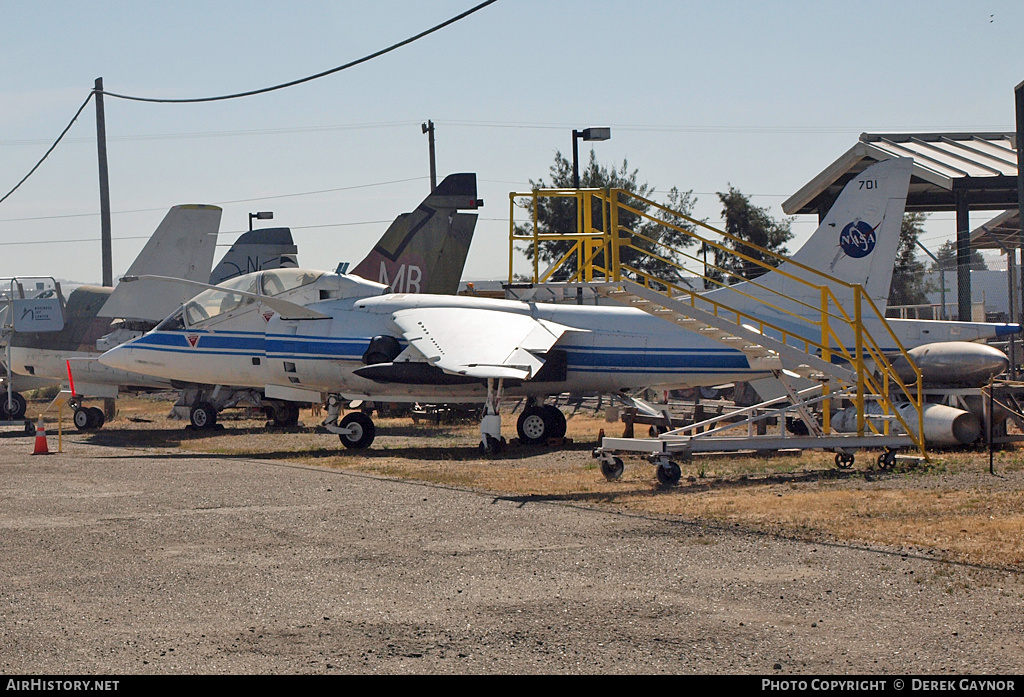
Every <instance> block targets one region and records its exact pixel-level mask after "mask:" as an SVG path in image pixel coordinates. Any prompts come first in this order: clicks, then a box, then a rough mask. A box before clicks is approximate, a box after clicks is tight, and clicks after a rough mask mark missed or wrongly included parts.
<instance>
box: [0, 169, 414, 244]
mask: <svg viewBox="0 0 1024 697" xmlns="http://www.w3.org/2000/svg"><path fill="white" fill-rule="evenodd" d="M426 178H427V177H426V176H421V177H407V178H406V179H392V180H391V181H386V182H374V183H373V184H354V185H352V186H339V187H336V188H333V189H319V190H317V191H300V192H297V193H292V194H275V195H271V196H258V197H255V198H240V199H236V200H233V201H214V202H213V203H212V204H211V205H215V206H227V205H230V204H234V203H249V202H251V201H265V200H268V199H274V198H293V197H297V196H314V195H316V194H329V193H333V192H336V191H352V190H354V189H368V188H371V187H375V186H389V185H391V184H404V183H406V182H414V181H422V180H424V179H426ZM165 210H167V208H166V207H160V208H134V209H131V210H123V211H113V214H114V215H124V214H127V213H152V212H153V211H165ZM97 215H99V213H67V214H65V215H39V216H32V217H29V218H3V219H0V223H23V222H31V221H35V220H62V219H65V218H89V217H95V216H97ZM118 239H127V238H118Z"/></svg>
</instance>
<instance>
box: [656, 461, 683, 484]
mask: <svg viewBox="0 0 1024 697" xmlns="http://www.w3.org/2000/svg"><path fill="white" fill-rule="evenodd" d="M682 476H683V471H682V470H681V469H679V464H678V463H676V462H672V461H671V460H670V461H669V462H668V463H666V464H664V465H658V481H659V482H661V483H662V485H663V486H675V485H676V484H678V483H679V479H680V478H681V477H682Z"/></svg>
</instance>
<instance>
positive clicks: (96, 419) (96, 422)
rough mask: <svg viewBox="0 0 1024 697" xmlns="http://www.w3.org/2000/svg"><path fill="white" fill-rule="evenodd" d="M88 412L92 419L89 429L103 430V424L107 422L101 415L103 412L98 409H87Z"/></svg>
mask: <svg viewBox="0 0 1024 697" xmlns="http://www.w3.org/2000/svg"><path fill="white" fill-rule="evenodd" d="M88 412H89V415H90V416H91V417H92V426H91V428H103V424H104V423H106V421H107V417H106V416H104V415H103V410H102V409H100V408H99V407H89V408H88Z"/></svg>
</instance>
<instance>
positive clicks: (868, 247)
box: [708, 158, 913, 316]
mask: <svg viewBox="0 0 1024 697" xmlns="http://www.w3.org/2000/svg"><path fill="white" fill-rule="evenodd" d="M912 167H913V160H912V159H910V158H896V159H892V160H885V161H883V162H878V163H876V164H874V165H871V166H870V167H868V168H867V169H865V170H864V171H863V172H861V173H860V174H859V175H857V176H856V177H854V178H853V179H852V180H851V181H850V182H849V183H848V184H847V185H846V187H845V188H844V189H843V191H842V193H840V195H839V198H837V199H836V202H835V203H834V204H833V205H832V208H831V209H830V210H829V212H828V214H827V215H826V216H825V218H824V220H822V222H821V224H820V225H819V226H818V229H817V230H815V232H814V234H812V235H811V237H810V239H808V240H807V242H806V243H805V244H804V245H803V246H802V247H801V248H800V249H799V250H798V251H797V252H796V253H795V254H794V255H793V256H792V257H791V259H792V262H789V261H787V262H783V263H782V264H780V265H779V267H778V268H777V269H774V270H772V271H769V272H768V273H766V274H764V275H763V276H760V277H759V278H757V279H756V280H754V281H746V282H742V283H737V284H736V285H733V286H728V287H725V288H719V289H717V290H714V291H711V292H710V293H709V294H708V297H712V298H714V299H716V300H720V301H721V302H723V303H724V304H725V305H729V306H737V305H739V306H742V307H745V309H753V308H752V307H749V306H750V305H751V303H750V302H748V300H749V299H747V298H745V297H744V294H749V295H750V296H753V297H755V298H758V299H759V300H760V301H762V302H766V303H768V304H769V305H775V306H778V307H781V308H787V310H788V312H791V313H792V312H795V313H796V314H799V315H801V316H807V308H806V306H808V305H809V306H810V307H811V308H820V307H821V297H820V291H818V290H817V288H815V287H812V286H823V285H827V286H829V287H830V288H831V290H832V293H833V294H834V295H835V297H836V299H837V300H838V301H839V303H840V304H841V305H843V306H844V307H845V308H847V311H848V312H852V305H851V303H852V300H853V292H852V289H850V288H847V287H846V286H843V285H841V284H837V283H831V282H830V280H831V279H834V280H837V281H842V282H845V283H851V284H860V285H861V286H862V287H863V288H864V290H865V291H866V293H867V294H868V295H869V297H870V298H871V299H872V300H873V301H874V303H875V304H876V305H877V306H878V308H879V310H880V311H882V312H884V311H885V306H886V303H887V301H888V297H889V284H890V282H891V281H892V272H893V266H894V263H895V260H896V253H897V250H898V248H899V241H900V227H901V225H902V222H903V211H904V207H905V206H906V200H907V190H908V188H909V185H910V172H911V168H912ZM794 262H795V263H794ZM801 265H802V266H803V267H810V268H811V269H815V270H817V271H819V272H821V273H823V274H825V276H821V275H818V274H814V273H811V272H809V271H807V270H806V269H805V268H802V267H801ZM797 279H802V280H803V281H806V283H801V282H800V280H797ZM807 284H811V285H807ZM734 293H735V295H734ZM790 301H795V304H793V305H792V306H791V304H790ZM790 307H792V309H789V308H790ZM758 314H761V315H763V314H765V313H764V311H763V310H761V311H758Z"/></svg>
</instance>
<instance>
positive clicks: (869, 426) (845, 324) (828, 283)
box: [509, 189, 926, 456]
mask: <svg viewBox="0 0 1024 697" xmlns="http://www.w3.org/2000/svg"><path fill="white" fill-rule="evenodd" d="M545 198H548V199H570V200H572V201H573V204H572V205H573V206H574V208H575V211H576V216H575V217H576V221H575V222H576V225H575V229H574V230H571V231H556V232H547V231H545V232H541V230H540V225H539V219H538V211H539V210H540V205H539V204H540V202H541V200H542V199H545ZM523 208H525V209H527V210H529V211H530V213H531V220H530V221H529V222H528V223H526V224H520V225H518V226H517V225H516V223H515V217H516V211H517V210H522V209H523ZM509 210H510V215H509V283H512V282H514V281H515V278H514V275H513V268H512V262H513V255H514V253H515V251H516V248H517V245H519V250H520V251H527V250H529V253H528V256H530V257H532V263H533V269H532V278H531V279H530V280H531V282H533V283H548V282H552V280H553V279H557V281H559V282H566V283H591V282H621V281H624V280H628V281H633V282H635V283H639V284H642V285H644V286H646V287H648V288H651V289H653V290H657V291H659V292H662V293H665V294H666V295H668V296H670V297H672V298H674V299H675V300H676V301H680V302H684V303H686V304H689V305H691V306H692V307H695V308H698V307H699V308H700V309H702V310H704V311H707V312H710V313H712V314H713V315H715V316H716V317H721V318H722V319H724V320H726V321H728V322H731V323H733V324H736V325H745V326H747V327H748V328H753V329H755V330H756V331H757V332H759V333H761V334H762V335H765V336H768V337H771V338H772V339H775V340H777V341H781V342H783V343H785V344H786V345H788V346H791V347H793V348H795V349H797V350H800V351H803V352H805V353H808V354H812V355H817V356H820V357H821V358H822V359H824V360H826V361H830V362H832V361H835V362H839V363H845V364H847V365H848V366H849V368H850V369H851V370H853V371H854V372H855V373H856V374H857V385H856V388H857V389H856V398H855V402H854V403H855V406H856V407H857V433H858V434H859V435H863V434H864V432H865V430H870V431H873V432H875V433H879V432H881V433H888V432H889V424H890V421H889V419H883V420H882V423H881V431H879V427H878V426H877V425H876V424H875V423H873V422H872V421H871V420H869V419H866V418H865V409H864V407H865V402H866V401H867V400H868V399H871V398H873V399H875V400H877V401H878V402H879V404H880V406H881V408H882V412H883V416H890V417H893V416H894V417H895V419H896V420H898V421H899V422H900V424H901V425H902V426H903V428H904V430H905V431H906V432H907V434H909V435H910V437H911V438H912V439H913V440H914V441H915V444H916V445H917V447H918V449H919V450H920V451H921V454H922V455H925V456H926V453H925V450H924V441H923V434H924V424H923V416H922V411H921V410H922V406H923V404H924V398H923V385H922V379H921V374H920V372H919V371H918V370H917V368H916V366H914V362H913V360H911V359H910V357H909V356H908V355H907V352H906V349H905V348H904V347H903V345H902V343H901V342H900V341H899V339H898V338H897V337H896V335H895V334H894V333H893V332H892V330H891V328H890V327H889V325H888V323H887V322H886V321H885V317H884V316H883V314H882V313H881V312H880V311H879V310H878V307H877V306H876V305H875V303H874V302H873V301H872V300H871V298H870V297H869V296H868V294H867V293H866V292H865V291H864V289H863V287H862V286H860V285H859V284H852V283H847V282H845V281H841V280H838V279H836V278H833V277H832V276H829V275H827V274H825V273H823V272H821V271H818V270H816V269H813V268H811V267H809V266H806V265H804V264H801V263H799V262H796V261H793V260H792V259H788V258H786V257H783V256H781V255H779V254H776V253H774V252H772V251H770V250H767V249H764V248H761V247H759V246H758V245H755V244H752V243H750V242H747V241H745V240H740V239H738V238H736V237H734V236H732V235H730V234H728V233H726V232H724V231H722V230H718V229H716V228H714V227H712V226H710V225H707V224H706V223H704V222H702V221H699V220H696V219H694V218H691V217H689V216H687V215H684V214H682V213H679V212H678V211H674V210H671V209H669V208H667V207H665V206H663V205H661V204H659V203H657V202H655V201H650V200H648V199H645V198H643V197H641V196H638V195H636V194H634V193H631V192H628V191H625V190H623V189H612V190H610V191H605V190H602V189H540V190H536V191H531V192H529V193H512V194H510V195H509ZM650 211H653V212H654V213H653V214H652V213H651V212H650ZM595 212H598V213H599V215H595ZM624 213H628V214H632V216H635V218H636V219H637V220H638V221H640V225H644V226H646V227H647V228H653V229H654V235H653V236H652V235H646V234H643V233H641V232H637V231H635V230H631V229H628V228H626V227H625V226H623V225H621V224H620V220H622V219H623V218H624V216H623V214H624ZM659 213H660V217H659V216H658V215H657V214H659ZM595 218H596V219H595ZM668 231H671V232H672V233H673V234H674V235H682V236H684V238H685V239H687V240H688V241H689V242H690V244H689V245H687V246H686V247H673V246H670V245H669V244H667V243H665V242H664V241H662V236H663V235H664V233H665V232H668ZM702 233H703V234H702ZM729 241H731V242H733V243H735V244H737V245H742V246H743V247H746V248H748V249H751V250H756V253H757V254H760V255H761V256H762V258H765V259H768V260H770V262H774V263H769V262H765V261H762V260H761V259H758V258H756V257H754V256H751V255H748V254H743V253H741V252H737V251H735V250H734V249H733V248H732V247H729V246H727V242H729ZM547 242H565V243H567V246H566V250H565V252H564V253H563V254H562V255H561V256H560V257H559V258H558V259H556V260H554V263H552V264H551V265H550V266H549V267H548V268H547V269H545V270H543V271H542V270H541V268H540V256H541V245H542V244H543V243H547ZM695 243H696V244H697V248H698V249H699V250H702V251H703V252H704V254H705V256H704V258H703V259H701V258H699V257H698V256H696V255H695V253H691V252H690V251H689V250H688V248H687V247H690V246H693V245H694V244H695ZM523 245H525V249H524V247H523ZM714 250H718V252H719V253H720V254H723V255H726V256H728V257H732V258H733V259H738V260H740V261H741V262H742V263H743V264H744V265H745V266H747V268H750V267H751V266H755V267H761V268H763V269H764V271H765V272H767V271H772V272H774V273H775V274H781V275H782V276H784V277H785V278H786V279H787V281H790V282H791V283H795V284H798V285H799V286H802V287H803V288H804V289H805V290H813V292H807V293H805V295H810V296H811V297H815V298H818V299H819V300H818V302H816V303H815V304H810V303H808V302H806V301H804V300H800V299H798V298H794V297H792V296H790V295H785V294H784V293H783V292H781V291H780V290H777V289H775V288H771V287H769V286H767V285H764V284H762V283H759V282H758V280H757V279H756V278H755V279H753V280H748V279H746V278H743V277H741V276H739V275H738V274H736V272H734V271H731V270H729V269H727V268H723V267H721V266H717V265H715V264H713V263H708V261H707V256H706V254H707V252H708V251H712V252H713V251H714ZM624 252H626V253H624ZM629 257H633V258H635V259H637V258H638V259H641V260H643V261H646V262H648V263H649V262H650V261H651V260H654V261H656V262H658V263H659V264H660V273H658V274H654V273H652V272H649V271H645V270H643V269H641V268H639V265H636V264H630V263H629V262H628V258H629ZM782 262H787V264H788V267H787V268H790V269H799V271H800V272H801V274H803V275H796V274H794V273H791V272H789V271H787V270H786V269H780V268H777V265H779V264H781V263H782ZM688 263H689V264H690V265H688ZM693 265H695V266H696V267H697V268H698V269H703V272H701V271H698V270H695V269H694V268H692V266H693ZM809 279H813V280H809ZM728 280H732V281H733V282H736V281H740V280H742V281H745V283H746V285H744V286H739V287H737V286H734V285H732V284H731V283H729V282H728ZM695 284H696V285H699V286H700V287H701V288H700V290H698V289H697V288H696V287H695ZM716 287H721V288H729V289H730V290H731V291H732V292H733V293H736V294H737V296H735V297H743V298H745V299H747V300H749V301H751V303H752V304H754V305H755V306H756V307H758V308H759V309H760V308H770V309H772V310H774V311H775V312H776V313H778V314H780V315H781V316H782V317H784V318H785V320H786V321H787V322H788V323H789V324H792V325H793V326H796V327H799V329H797V330H794V329H792V328H789V329H787V328H784V327H782V326H780V325H779V324H776V323H773V322H770V321H766V320H764V319H762V318H761V317H759V316H757V315H755V314H752V313H750V312H748V311H743V310H739V309H735V308H732V307H730V306H728V305H727V304H726V303H723V302H720V301H718V300H716V299H714V298H713V297H711V296H710V295H709V294H707V293H705V292H703V291H704V290H706V289H712V288H716ZM834 287H843V288H845V289H846V291H847V292H846V293H844V295H850V296H852V307H849V308H847V307H844V306H843V305H842V304H841V303H840V302H839V299H838V298H837V297H836V295H835V293H834V292H833V288H834ZM748 288H749V289H757V291H756V292H757V293H758V294H757V295H755V294H754V292H748V291H747V290H745V289H748ZM712 295H714V294H712ZM865 317H867V318H868V320H869V321H870V322H871V323H872V324H873V325H877V326H880V327H881V328H882V331H883V332H884V333H886V334H887V335H888V337H887V338H888V339H889V340H890V341H891V343H892V345H893V346H895V347H896V348H897V350H898V352H899V353H900V354H901V355H903V356H904V357H905V358H906V359H907V362H908V363H909V364H910V365H911V366H914V370H915V375H916V381H915V383H916V384H914V383H912V384H911V385H907V384H906V383H904V381H903V380H901V379H900V378H899V376H898V375H896V373H895V371H894V370H893V369H892V364H891V363H890V361H889V359H888V358H887V357H886V355H885V353H884V352H883V350H882V348H881V347H880V346H879V344H878V342H877V341H876V340H875V338H874V337H873V336H872V335H871V333H870V332H869V331H868V330H867V328H866V327H865ZM851 342H852V344H853V346H852V347H851V346H850V343H851ZM872 365H873V366H874V368H875V369H876V370H877V371H878V375H875V373H874V370H872V369H871V367H870V366H872ZM890 385H895V387H896V389H897V394H902V395H903V398H904V399H906V400H907V401H908V402H909V403H911V404H912V405H914V407H915V410H916V412H917V429H916V434H917V435H916V436H915V430H914V429H911V428H910V427H909V425H908V424H907V423H906V422H905V421H904V419H903V417H902V416H901V415H900V413H899V412H898V411H897V410H896V409H895V407H894V404H893V401H892V399H891V398H890V394H889V391H890ZM822 389H823V390H824V391H826V392H827V391H828V385H827V384H825V385H823V388H822ZM823 411H824V414H823V424H822V425H823V428H824V430H825V432H826V433H829V432H830V430H831V427H830V405H829V400H827V399H826V400H824V402H823Z"/></svg>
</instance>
